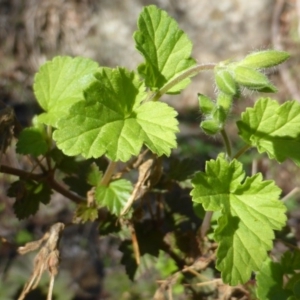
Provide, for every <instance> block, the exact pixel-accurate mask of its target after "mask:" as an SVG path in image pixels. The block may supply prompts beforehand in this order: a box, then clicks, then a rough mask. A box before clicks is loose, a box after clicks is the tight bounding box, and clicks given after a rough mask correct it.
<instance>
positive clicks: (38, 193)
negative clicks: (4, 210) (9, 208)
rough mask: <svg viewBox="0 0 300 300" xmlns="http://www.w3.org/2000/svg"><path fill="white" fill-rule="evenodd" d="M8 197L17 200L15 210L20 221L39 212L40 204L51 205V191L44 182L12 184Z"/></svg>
mask: <svg viewBox="0 0 300 300" xmlns="http://www.w3.org/2000/svg"><path fill="white" fill-rule="evenodd" d="M7 195H8V196H9V197H15V198H16V201H15V203H14V205H13V208H14V212H15V214H16V216H17V217H18V219H25V218H28V217H29V216H30V215H34V214H35V213H36V212H37V211H38V209H39V205H40V202H41V203H43V204H48V203H49V201H50V196H51V189H50V188H49V186H48V185H47V184H45V183H42V182H35V181H33V180H26V181H25V180H18V181H15V182H13V183H12V185H11V186H10V188H9V189H8V192H7Z"/></svg>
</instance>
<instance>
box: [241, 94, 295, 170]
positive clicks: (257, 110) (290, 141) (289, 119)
mask: <svg viewBox="0 0 300 300" xmlns="http://www.w3.org/2000/svg"><path fill="white" fill-rule="evenodd" d="M237 126H238V128H239V135H240V136H241V137H242V138H243V139H244V140H245V142H247V143H248V144H250V145H251V146H255V147H257V149H258V151H259V152H260V153H262V152H267V154H268V156H269V157H270V158H275V159H276V160H277V161H279V162H283V161H284V160H286V159H287V158H291V159H292V160H293V161H294V162H295V163H296V164H297V165H300V151H299V147H300V104H299V103H298V102H297V101H287V102H285V103H283V104H282V105H279V103H278V102H277V101H275V100H272V99H270V98H261V99H259V100H258V101H257V102H256V103H255V106H254V107H253V108H247V110H246V112H244V113H243V114H242V120H240V121H238V122H237Z"/></svg>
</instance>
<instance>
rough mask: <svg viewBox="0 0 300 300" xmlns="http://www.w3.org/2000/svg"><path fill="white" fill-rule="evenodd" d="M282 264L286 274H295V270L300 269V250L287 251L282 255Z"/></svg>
mask: <svg viewBox="0 0 300 300" xmlns="http://www.w3.org/2000/svg"><path fill="white" fill-rule="evenodd" d="M281 264H282V267H283V270H284V272H285V273H286V274H293V273H294V271H295V270H300V250H298V249H296V250H295V251H294V252H290V251H286V252H285V253H284V254H283V256H282V257H281Z"/></svg>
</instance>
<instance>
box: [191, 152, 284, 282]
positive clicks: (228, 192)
mask: <svg viewBox="0 0 300 300" xmlns="http://www.w3.org/2000/svg"><path fill="white" fill-rule="evenodd" d="M192 184H193V187H194V188H193V190H192V192H191V195H192V200H193V201H194V202H197V203H201V204H202V205H203V207H204V209H205V210H206V211H221V217H220V218H219V219H218V227H217V228H216V230H215V233H214V237H215V239H216V241H217V242H219V247H218V250H217V265H216V267H217V269H218V270H220V271H221V272H222V279H223V281H224V282H225V283H229V284H230V285H237V284H239V283H245V282H246V281H247V280H248V279H249V277H250V275H251V272H252V271H257V270H259V269H260V267H261V264H262V263H263V261H264V260H265V259H266V258H267V251H268V250H270V249H271V248H272V239H273V238H274V233H273V230H280V229H281V228H282V227H283V226H284V225H285V221H286V216H285V210H286V209H285V206H284V205H283V203H281V202H280V201H278V197H279V195H280V189H279V188H278V187H277V186H276V185H275V183H274V182H273V181H263V180H262V176H261V174H256V175H254V176H253V177H246V178H245V172H244V171H243V170H242V164H241V163H240V162H238V161H237V160H233V161H232V162H228V161H227V160H225V158H224V157H222V156H219V157H218V158H217V160H211V161H209V162H207V163H206V168H205V173H203V172H199V173H197V174H196V175H195V177H194V179H193V180H192ZM262 229H263V230H262Z"/></svg>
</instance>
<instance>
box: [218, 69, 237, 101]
mask: <svg viewBox="0 0 300 300" xmlns="http://www.w3.org/2000/svg"><path fill="white" fill-rule="evenodd" d="M215 80H216V85H217V87H218V89H219V90H220V91H221V92H222V93H224V94H227V95H230V96H234V95H235V94H236V93H237V90H238V89H237V84H236V82H235V81H234V79H233V77H232V75H231V74H230V72H229V71H228V70H226V69H218V68H216V69H215Z"/></svg>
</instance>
